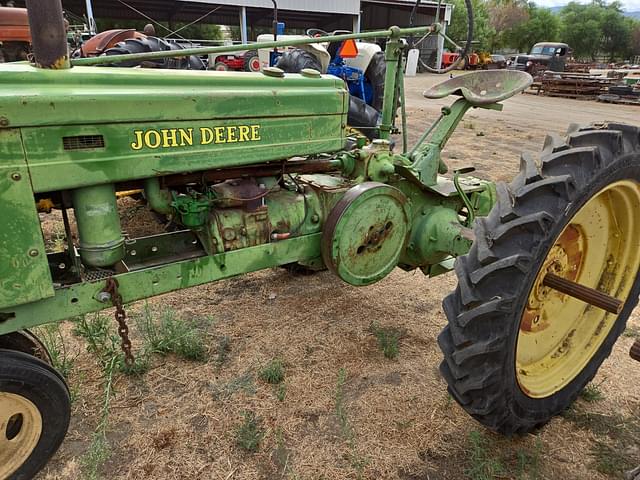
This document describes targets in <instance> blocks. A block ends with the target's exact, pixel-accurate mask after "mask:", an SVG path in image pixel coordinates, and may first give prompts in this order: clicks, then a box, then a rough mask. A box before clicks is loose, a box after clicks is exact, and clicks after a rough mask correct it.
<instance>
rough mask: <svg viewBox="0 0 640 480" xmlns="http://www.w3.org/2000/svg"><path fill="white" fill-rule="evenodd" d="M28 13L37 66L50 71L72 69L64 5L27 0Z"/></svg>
mask: <svg viewBox="0 0 640 480" xmlns="http://www.w3.org/2000/svg"><path fill="white" fill-rule="evenodd" d="M27 13H28V16H29V27H30V29H31V43H32V47H33V57H34V62H35V64H36V66H38V67H41V68H50V69H63V68H70V64H69V46H68V45H67V35H66V29H65V27H64V19H63V16H62V4H61V3H60V2H51V1H46V2H42V1H38V0H27Z"/></svg>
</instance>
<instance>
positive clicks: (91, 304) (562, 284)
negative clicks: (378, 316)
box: [0, 0, 640, 479]
mask: <svg viewBox="0 0 640 480" xmlns="http://www.w3.org/2000/svg"><path fill="white" fill-rule="evenodd" d="M27 4H28V7H31V8H29V20H30V27H31V32H32V37H33V38H32V39H33V42H32V43H33V60H32V62H31V63H13V64H2V65H0V192H1V193H0V196H1V198H2V202H1V203H0V218H2V221H3V229H2V230H1V231H0V279H1V282H0V479H7V478H11V479H18V478H31V477H32V476H33V475H35V474H36V473H37V472H38V471H39V470H40V469H41V468H42V467H43V466H44V465H45V464H46V462H47V461H48V460H49V458H50V457H51V456H52V455H53V454H54V453H55V451H56V450H57V448H58V447H59V446H60V444H61V443H62V441H63V439H64V437H65V434H66V431H67V428H68V424H69V419H70V400H69V392H68V389H67V386H66V383H65V381H64V379H63V377H62V376H61V375H60V374H59V373H58V372H56V371H55V369H53V368H52V366H51V362H50V359H49V357H48V354H47V352H46V349H45V348H44V347H43V345H42V344H41V343H40V342H39V341H38V339H37V338H35V336H34V335H32V334H31V333H30V332H29V330H28V329H29V328H31V327H34V326H37V325H40V324H44V323H47V322H57V321H61V320H64V319H67V318H70V317H74V316H78V315H83V314H87V313H90V312H97V311H100V310H103V309H106V308H109V307H114V306H115V307H116V308H115V312H116V313H115V317H116V321H117V322H118V326H119V328H118V331H119V333H120V335H121V337H122V347H123V351H124V354H125V359H126V361H128V362H131V361H132V360H133V352H132V351H131V343H130V341H129V338H128V335H127V324H126V310H125V305H126V304H128V303H130V302H134V301H137V300H140V299H144V298H148V297H151V296H154V295H159V294H162V293H166V292H170V291H174V290H178V289H182V288H187V287H192V286H195V285H201V284H204V283H207V282H213V281H217V280H222V279H225V278H230V277H233V276H236V275H241V274H244V273H247V272H253V271H257V270H260V269H265V268H271V267H277V266H283V265H289V264H292V263H295V264H299V265H302V266H309V267H322V266H326V267H327V268H328V269H330V270H331V271H332V272H333V273H334V274H335V275H336V276H338V277H339V278H340V279H342V281H344V282H346V283H348V284H350V285H356V286H363V287H364V286H366V285H370V284H372V283H374V282H377V281H379V280H381V279H383V278H384V277H385V276H386V275H388V274H389V273H390V272H391V271H392V270H393V269H395V268H396V267H399V268H402V269H405V270H415V269H420V270H421V271H422V272H423V273H424V274H425V275H428V276H436V275H440V274H442V273H445V272H447V271H450V270H451V269H453V268H455V271H456V274H457V276H458V287H457V288H456V290H455V292H453V293H452V294H451V295H449V296H448V297H447V298H446V299H445V300H444V309H445V312H446V315H447V318H448V321H449V324H448V326H447V327H446V328H445V329H444V331H443V332H442V333H441V335H440V336H439V338H438V341H439V344H440V346H441V348H442V351H443V353H444V361H443V362H442V365H441V372H442V375H443V377H444V378H445V379H446V381H447V382H448V384H449V391H450V392H451V394H452V395H453V397H454V398H455V399H456V401H457V402H458V403H460V405H462V407H463V408H464V409H465V410H466V411H467V412H469V413H470V414H471V415H473V417H475V418H476V419H477V420H478V421H479V422H481V423H482V424H484V425H486V426H487V427H488V428H491V429H493V430H495V431H497V432H501V433H503V434H506V435H512V434H522V433H525V432H529V431H532V430H534V429H536V428H537V427H539V426H541V425H543V424H544V423H545V422H547V421H549V420H550V419H551V418H552V417H553V416H554V415H557V414H558V413H560V412H561V411H562V410H563V409H565V408H567V406H569V405H570V404H571V402H572V401H573V400H574V399H575V398H576V396H577V395H578V393H579V392H580V391H581V389H582V388H583V387H584V386H585V385H586V384H587V382H589V380H590V379H591V378H592V377H593V376H594V375H595V373H596V371H597V369H598V367H599V366H600V364H601V363H602V361H603V360H604V359H605V357H606V356H607V355H608V354H609V352H610V351H611V348H612V345H613V344H614V342H615V341H616V339H617V337H618V336H619V335H620V333H621V332H622V330H623V329H624V326H625V322H626V320H627V318H628V317H629V314H630V312H631V310H632V309H633V308H634V306H635V305H636V302H637V300H638V293H639V289H640V282H638V270H639V267H640V248H638V247H639V243H640V231H638V229H639V228H640V227H639V225H640V224H637V211H638V210H640V184H639V181H640V130H639V129H638V128H637V127H633V126H629V125H620V124H611V123H608V124H607V123H603V124H594V125H591V126H587V127H583V128H574V129H572V130H571V131H570V132H568V134H567V136H566V137H564V138H560V137H555V136H550V137H548V139H547V141H546V142H545V145H544V147H543V150H542V154H541V156H540V158H539V159H537V160H536V159H534V158H531V157H528V156H523V157H522V159H521V166H520V173H519V175H518V176H517V177H516V178H515V179H514V180H513V181H512V182H511V183H509V184H498V185H494V184H492V183H491V182H488V181H483V180H480V179H477V178H474V177H472V176H469V175H468V173H469V172H468V171H456V172H453V174H452V175H447V167H446V165H445V164H444V162H443V161H442V159H441V157H440V153H441V151H442V149H443V148H444V146H445V144H446V142H447V140H448V139H449V138H450V136H451V134H452V133H453V131H454V130H455V128H456V126H457V125H458V123H459V122H460V121H461V119H462V118H463V116H464V114H465V112H467V111H468V110H469V109H471V108H488V109H494V110H500V109H501V104H500V102H501V101H502V100H505V99H507V98H509V97H510V96H512V95H514V94H516V93H518V92H520V91H521V90H523V89H524V88H526V87H527V85H529V83H530V82H531V77H530V76H529V75H528V74H526V73H524V72H517V71H485V72H477V73H473V74H470V75H466V76H463V77H457V78H454V79H450V80H447V81H446V82H444V83H442V84H440V85H438V86H436V87H434V88H432V89H430V90H428V91H427V92H425V96H426V97H428V98H442V97H446V96H449V95H456V96H458V97H459V98H457V99H456V100H455V101H454V102H453V103H452V105H451V106H450V107H446V108H443V109H442V114H441V116H440V117H439V118H438V119H437V121H435V122H434V123H433V125H432V126H431V127H430V128H429V129H428V131H426V132H424V134H423V135H422V136H421V138H420V139H419V141H418V142H417V143H416V144H415V145H414V146H413V147H412V148H409V147H408V145H407V141H406V140H407V128H406V115H405V112H404V109H403V106H404V105H406V102H405V99H404V90H403V73H402V72H403V68H402V67H403V51H404V50H405V46H406V44H405V42H403V37H404V36H413V35H416V36H422V35H427V34H439V32H441V28H440V26H439V25H438V24H434V25H431V26H426V27H414V28H408V29H401V28H398V27H391V28H390V29H388V30H383V31H376V32H366V33H362V34H345V35H336V36H331V37H322V38H305V39H297V40H291V41H284V42H271V43H269V42H266V43H265V44H264V46H265V48H273V47H284V46H285V45H291V44H293V46H296V45H298V46H299V45H308V44H313V43H315V42H325V41H328V40H329V41H336V42H340V41H343V40H348V39H364V38H376V37H377V38H382V37H384V38H387V39H388V40H387V43H386V50H385V53H384V55H385V60H386V64H387V69H386V81H385V86H386V88H385V93H384V99H383V106H382V119H381V122H380V125H379V126H378V127H377V128H378V132H377V135H376V137H378V138H377V139H376V140H374V141H372V142H368V141H367V139H366V138H365V137H364V136H352V134H351V130H349V129H348V127H347V114H348V109H349V91H348V89H347V88H346V86H345V83H344V82H343V81H342V80H340V79H338V78H336V77H332V76H323V75H321V74H320V73H319V72H317V71H316V70H313V69H305V70H303V71H301V72H300V73H299V74H285V73H284V72H283V71H282V70H280V69H278V68H273V67H271V68H266V69H264V71H263V72H262V73H244V72H243V73H240V72H224V73H222V74H221V73H219V72H211V71H195V70H190V71H181V70H163V71H158V70H155V69H130V68H118V67H115V68H104V67H97V66H95V65H104V64H110V65H115V64H119V63H124V62H132V61H136V62H146V61H152V60H157V59H166V58H171V57H172V56H175V55H179V56H181V57H184V56H188V55H206V54H220V53H225V52H227V51H231V50H232V49H237V48H238V47H237V46H234V47H206V48H199V49H184V50H181V51H180V52H179V53H176V52H175V51H164V52H150V53H142V54H127V55H120V56H103V57H95V58H78V59H73V60H70V59H69V56H68V49H67V44H66V35H65V32H64V25H63V18H62V9H61V4H60V1H59V0H51V1H47V2H36V1H35V0H29V1H28V2H27ZM247 48H248V46H247ZM397 112H400V115H399V118H398V119H397V118H396V117H397ZM396 122H398V123H399V124H398V125H397V124H396ZM396 133H401V134H402V137H403V142H402V148H400V147H395V146H394V145H393V143H392V142H391V137H392V135H393V134H396ZM131 190H139V191H142V192H143V193H144V196H145V198H146V201H147V204H148V206H149V208H150V209H152V210H153V211H154V212H156V213H158V214H161V215H167V216H170V217H171V218H172V219H173V221H174V223H176V224H178V225H179V226H180V228H179V229H177V230H176V231H171V232H167V233H163V234H158V235H151V236H146V237H141V238H130V237H128V236H126V235H125V234H123V232H122V228H121V222H120V217H119V214H118V209H117V204H116V198H117V197H116V194H117V192H122V191H131ZM50 208H55V209H59V210H60V211H61V212H62V219H63V223H64V229H65V232H66V244H67V247H66V249H65V250H64V251H62V252H56V253H48V252H47V251H46V249H45V244H44V241H43V233H42V229H41V225H40V219H39V215H38V210H39V209H50ZM70 210H72V211H73V213H74V215H73V216H71V215H69V211H70ZM74 223H75V225H74ZM74 227H75V229H76V230H77V240H74V236H73V235H72V233H71V232H72V229H73V228H74ZM635 354H636V356H637V351H636V353H635Z"/></svg>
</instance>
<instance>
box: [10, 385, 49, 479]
mask: <svg viewBox="0 0 640 480" xmlns="http://www.w3.org/2000/svg"><path fill="white" fill-rule="evenodd" d="M41 433H42V416H41V415H40V411H39V410H38V407H36V406H35V405H34V404H33V402H31V401H30V400H28V399H27V398H25V397H22V396H20V395H16V394H14V393H6V392H0V479H3V478H7V477H8V476H9V475H11V474H12V473H13V472H15V471H16V470H18V468H20V466H21V465H22V464H23V463H24V462H26V460H27V459H28V458H29V456H30V455H31V452H33V449H34V448H36V445H37V444H38V440H39V439H40V435H41Z"/></svg>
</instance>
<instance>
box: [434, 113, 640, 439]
mask: <svg viewBox="0 0 640 480" xmlns="http://www.w3.org/2000/svg"><path fill="white" fill-rule="evenodd" d="M636 182H640V129H638V128H636V127H631V126H628V125H619V124H606V125H599V126H591V127H587V128H583V129H574V130H573V131H572V132H570V133H569V135H568V136H567V138H566V140H563V139H561V138H559V137H547V140H546V142H545V146H544V149H543V152H542V155H541V165H536V163H535V162H534V161H533V159H532V158H530V157H528V156H526V155H523V157H522V161H521V166H520V173H519V174H518V176H516V178H515V179H514V180H513V181H512V182H511V183H510V184H508V185H505V184H499V185H498V187H497V191H498V200H497V203H496V205H495V206H494V208H493V210H492V211H491V212H490V214H489V216H488V217H486V218H481V219H478V220H477V222H476V224H475V226H474V232H475V236H476V241H475V243H474V244H473V246H472V248H471V250H470V252H469V254H468V255H466V256H463V257H460V258H458V259H457V261H456V266H455V270H456V274H457V276H458V287H457V288H456V290H455V291H454V292H453V293H452V294H450V295H449V296H447V297H446V298H445V300H444V302H443V306H444V311H445V313H446V316H447V320H448V325H447V326H446V327H445V329H444V330H443V331H442V333H441V334H440V335H439V337H438V343H439V345H440V348H441V349H442V352H443V353H444V361H443V362H442V364H441V366H440V371H441V373H442V376H443V377H444V379H445V380H446V381H447V383H448V385H449V392H450V393H451V395H452V396H453V398H455V400H456V401H457V402H458V403H459V404H460V405H461V406H462V407H463V408H464V409H465V410H466V411H467V412H468V413H469V414H471V415H472V416H473V417H474V418H475V419H476V420H478V421H479V422H481V423H482V424H484V425H485V426H487V427H488V428H490V429H492V430H495V431H497V432H500V433H503V434H507V435H511V434H524V433H526V432H529V431H531V430H533V429H535V428H537V427H539V426H541V425H544V424H545V423H546V422H548V421H549V420H550V419H551V418H552V417H553V416H555V415H557V414H559V413H560V412H562V411H563V410H564V409H566V408H567V407H568V406H569V405H570V404H571V403H572V402H573V401H574V400H575V399H576V397H577V396H578V394H579V393H580V391H581V390H582V389H583V388H584V387H585V385H586V384H587V383H588V382H589V381H591V379H592V378H593V377H594V375H595V374H596V372H597V370H598V368H599V367H600V365H601V364H602V362H603V361H604V360H605V358H607V356H609V354H610V353H611V349H612V347H613V345H614V343H615V341H616V339H617V338H618V336H619V335H620V334H621V333H622V332H623V331H624V328H625V324H626V321H627V319H628V317H629V315H630V314H631V311H632V310H633V308H634V307H635V306H636V304H637V303H638V295H639V294H640V281H639V277H638V264H639V263H640V260H638V253H637V251H638V247H639V246H638V242H639V238H638V235H637V233H638V224H637V223H636V221H635V219H636V218H637V214H638V213H637V212H638V205H636V204H640V193H638V192H640V189H639V188H638V186H637V185H638V183H636ZM618 189H621V190H618ZM598 202H601V203H602V206H600V203H598ZM620 207H622V208H620ZM607 212H609V215H607ZM592 224H593V226H591V225H592ZM574 230H575V232H577V234H576V235H574V236H573V237H571V238H570V240H571V241H568V240H566V239H567V238H569V237H565V235H566V234H567V233H566V232H573V231H574ZM594 231H598V232H604V233H601V234H599V235H600V236H596V235H592V233H593V232H594ZM620 232H621V233H620ZM572 235H573V234H572ZM590 235H591V236H590ZM593 239H596V240H598V241H597V242H596V241H595V240H593ZM581 242H585V243H581ZM587 246H591V249H587ZM594 246H595V247H596V248H593V247H594ZM558 249H559V250H558ZM563 249H564V250H566V252H565V253H566V255H567V260H566V261H565V260H564V257H563V256H562V252H563V251H564V250H563ZM618 249H619V250H620V252H622V253H621V254H620V255H618V256H616V255H610V253H611V252H613V253H616V252H618ZM633 252H636V253H633ZM625 255H626V256H625ZM600 257H601V258H602V260H603V261H597V259H598V258H600ZM556 260H557V262H556ZM549 262H551V263H549ZM563 262H564V263H565V264H566V269H567V270H566V271H565V275H566V277H567V278H569V276H570V275H573V277H571V278H573V279H575V281H577V282H578V283H585V284H587V286H590V287H592V288H597V289H598V290H601V291H604V292H605V293H608V294H609V295H612V296H616V297H618V298H619V299H621V300H623V301H624V302H625V303H624V307H623V310H622V312H621V313H620V314H619V315H618V316H617V317H616V316H615V315H612V314H606V313H605V312H604V311H603V310H599V309H598V308H597V307H591V306H587V304H584V303H580V302H579V301H578V300H575V299H571V298H569V297H566V296H563V295H561V294H559V293H557V292H555V291H553V290H550V289H547V290H544V289H542V290H541V289H540V278H541V275H542V276H544V274H546V272H548V271H549V268H550V267H553V268H562V265H563ZM551 271H553V270H551ZM597 272H599V273H597ZM593 273H597V274H593ZM587 274H588V275H587ZM589 279H591V280H590V281H588V280H589ZM571 302H578V303H571ZM552 307H553V309H552ZM532 311H533V312H538V313H539V315H537V314H536V316H535V317H532V316H531V314H530V312H532ZM550 313H553V314H558V315H551V314H550ZM571 313H575V314H574V315H571ZM561 314H562V315H561ZM532 322H533V323H532ZM554 322H556V323H554ZM558 322H559V323H558ZM532 339H534V340H535V343H531V341H532ZM543 339H546V340H547V341H540V342H539V343H538V340H543ZM538 362H539V363H538Z"/></svg>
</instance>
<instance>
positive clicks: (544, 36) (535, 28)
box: [503, 3, 560, 52]
mask: <svg viewBox="0 0 640 480" xmlns="http://www.w3.org/2000/svg"><path fill="white" fill-rule="evenodd" d="M559 36H560V19H559V18H558V16H557V15H554V14H553V12H551V10H549V9H547V8H538V7H536V6H535V4H533V3H532V4H530V5H529V6H528V20H527V21H526V22H522V23H520V24H518V25H516V26H515V27H513V28H511V29H510V30H507V31H506V32H504V34H503V41H504V43H505V45H506V46H509V47H512V48H516V49H517V50H518V51H520V52H522V51H527V52H528V51H529V49H530V48H531V47H532V46H533V45H534V44H535V43H538V42H554V41H557V40H558V38H559Z"/></svg>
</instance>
